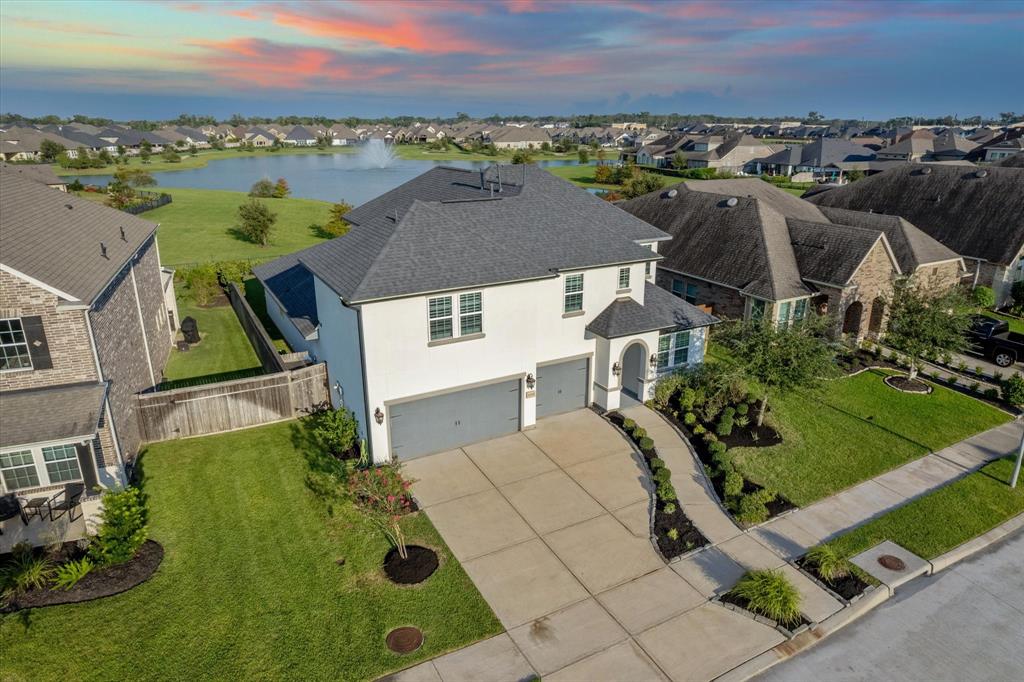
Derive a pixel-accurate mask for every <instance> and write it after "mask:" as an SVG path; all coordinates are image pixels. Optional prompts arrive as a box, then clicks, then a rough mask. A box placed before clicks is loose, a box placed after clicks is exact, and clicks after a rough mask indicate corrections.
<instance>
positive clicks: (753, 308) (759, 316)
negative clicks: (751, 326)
mask: <svg viewBox="0 0 1024 682" xmlns="http://www.w3.org/2000/svg"><path fill="white" fill-rule="evenodd" d="M767 308H768V302H767V301H764V300H762V299H760V298H752V299H750V319H751V320H752V321H754V322H760V321H761V320H763V319H764V313H765V310H767Z"/></svg>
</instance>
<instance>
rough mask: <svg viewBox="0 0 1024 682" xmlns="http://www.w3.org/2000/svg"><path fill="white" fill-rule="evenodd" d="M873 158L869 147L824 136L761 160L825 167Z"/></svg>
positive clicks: (873, 153)
mask: <svg viewBox="0 0 1024 682" xmlns="http://www.w3.org/2000/svg"><path fill="white" fill-rule="evenodd" d="M873 158H875V152H873V151H872V150H870V149H868V148H867V147H862V146H860V145H858V144H853V143H852V142H850V141H849V140H841V139H837V138H828V137H823V138H821V139H819V140H815V141H814V142H810V143H808V144H803V145H799V146H794V147H793V148H791V149H783V150H782V151H781V152H776V153H775V154H772V155H771V156H768V157H767V158H765V159H762V161H761V162H762V163H775V164H782V165H790V166H814V167H816V168H823V167H826V166H831V165H835V164H837V163H850V162H853V161H870V160H871V159H873Z"/></svg>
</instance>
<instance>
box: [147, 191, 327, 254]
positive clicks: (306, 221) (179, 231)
mask: <svg viewBox="0 0 1024 682" xmlns="http://www.w3.org/2000/svg"><path fill="white" fill-rule="evenodd" d="M157 189H158V190H159V191H161V192H167V193H168V194H170V195H171V196H172V197H173V198H174V200H173V201H172V202H171V203H170V204H167V205H166V206H161V207H160V208H157V209H154V210H152V211H147V212H146V213H143V214H142V215H141V216H140V217H141V218H145V219H146V220H151V221H153V222H155V223H160V231H159V233H158V239H159V241H160V258H161V261H162V262H163V264H164V265H167V266H170V267H174V266H176V265H182V264H188V263H195V262H199V261H211V260H234V259H246V258H249V259H258V260H267V259H270V258H275V257H277V256H281V255H284V254H286V253H291V252H293V251H298V250H299V249H304V248H306V247H307V246H312V245H313V244H316V243H318V242H321V241H323V238H322V237H320V236H319V235H318V234H317V233H316V231H315V230H313V229H311V228H310V225H312V224H314V223H316V224H319V225H323V224H324V223H326V222H327V219H328V211H329V210H330V207H331V204H329V203H328V202H326V201H316V200H314V199H295V198H289V199H264V200H263V201H265V202H266V204H267V205H268V206H269V207H270V209H271V210H272V211H273V212H274V213H276V214H277V223H276V224H275V225H274V231H273V233H272V234H271V237H270V246H266V247H264V246H259V245H257V244H254V243H252V242H250V241H247V240H246V239H244V238H243V237H241V236H240V235H238V234H236V233H235V227H236V225H237V224H238V207H239V206H240V205H241V204H242V203H243V202H245V201H246V200H247V199H248V196H247V195H246V194H245V193H244V192H228V191H224V190H215V189H178V188H173V187H160V188H157Z"/></svg>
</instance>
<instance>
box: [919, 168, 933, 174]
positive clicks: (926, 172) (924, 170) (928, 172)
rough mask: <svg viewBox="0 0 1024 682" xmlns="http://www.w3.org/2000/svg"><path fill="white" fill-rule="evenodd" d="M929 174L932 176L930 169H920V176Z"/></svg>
mask: <svg viewBox="0 0 1024 682" xmlns="http://www.w3.org/2000/svg"><path fill="white" fill-rule="evenodd" d="M931 174H932V169H931V168H922V169H921V175H931Z"/></svg>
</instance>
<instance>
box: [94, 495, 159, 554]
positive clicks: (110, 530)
mask: <svg viewBox="0 0 1024 682" xmlns="http://www.w3.org/2000/svg"><path fill="white" fill-rule="evenodd" d="M148 534H149V527H148V526H147V525H146V501H145V498H144V496H143V494H142V491H141V490H139V489H138V488H134V487H129V488H122V489H120V490H107V491H105V492H104V493H103V509H102V511H101V512H100V526H99V530H98V531H97V533H96V537H94V538H93V539H92V542H90V543H89V557H90V558H91V559H92V560H93V561H95V562H96V563H97V564H99V565H100V566H109V565H111V564H121V563H124V562H126V561H128V560H129V559H131V558H132V557H134V556H135V554H136V552H138V551H139V548H140V547H142V544H143V543H144V542H145V541H146V537H147V536H148Z"/></svg>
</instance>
